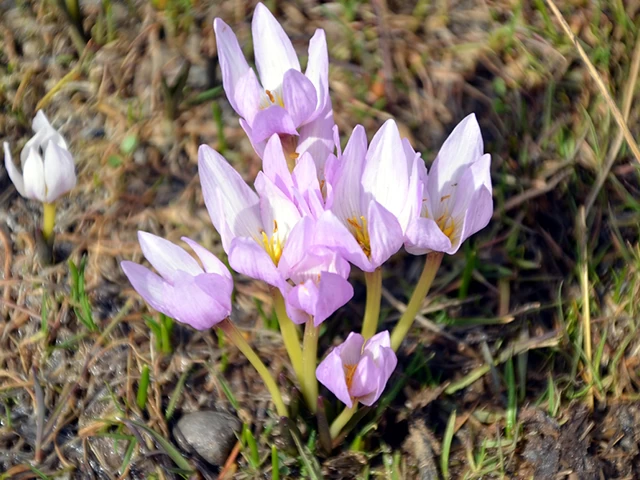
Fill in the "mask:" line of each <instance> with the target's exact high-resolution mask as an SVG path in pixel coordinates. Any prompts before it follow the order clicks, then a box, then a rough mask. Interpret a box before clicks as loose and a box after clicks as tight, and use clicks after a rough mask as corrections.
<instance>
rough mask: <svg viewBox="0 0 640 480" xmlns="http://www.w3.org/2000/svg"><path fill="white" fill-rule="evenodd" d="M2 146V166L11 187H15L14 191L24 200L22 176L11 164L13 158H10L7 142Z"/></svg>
mask: <svg viewBox="0 0 640 480" xmlns="http://www.w3.org/2000/svg"><path fill="white" fill-rule="evenodd" d="M3 146H4V166H5V168H6V169H7V173H8V174H9V178H10V179H11V181H12V182H13V185H14V186H15V187H16V190H17V191H18V193H19V194H20V195H22V196H23V197H25V198H26V197H27V192H26V190H25V188H24V180H23V178H22V174H21V173H20V171H19V170H18V168H17V167H16V166H15V164H14V163H13V158H12V157H11V150H10V148H9V144H8V143H7V142H4V143H3Z"/></svg>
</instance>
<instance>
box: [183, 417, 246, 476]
mask: <svg viewBox="0 0 640 480" xmlns="http://www.w3.org/2000/svg"><path fill="white" fill-rule="evenodd" d="M241 428H242V423H241V422H240V420H238V418H237V417H235V416H233V415H230V414H228V413H223V412H211V411H202V412H193V413H188V414H186V415H185V416H184V417H182V418H181V419H180V420H179V421H178V424H177V425H176V426H175V427H174V429H173V436H174V437H175V438H176V441H177V442H178V445H180V448H182V449H183V450H185V451H187V452H194V451H195V452H196V453H197V454H198V455H200V456H201V457H202V458H203V459H205V460H206V461H207V462H209V463H210V464H212V465H218V466H220V465H223V464H224V462H225V461H226V460H227V457H228V456H229V452H231V449H232V448H233V445H234V444H235V443H236V433H239V432H240V430H241Z"/></svg>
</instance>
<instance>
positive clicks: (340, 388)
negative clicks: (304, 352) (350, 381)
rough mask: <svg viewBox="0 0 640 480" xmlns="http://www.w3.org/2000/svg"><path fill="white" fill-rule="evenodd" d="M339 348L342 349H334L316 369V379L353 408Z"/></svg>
mask: <svg viewBox="0 0 640 480" xmlns="http://www.w3.org/2000/svg"><path fill="white" fill-rule="evenodd" d="M339 348H340V347H337V348H334V349H333V350H332V351H331V352H329V355H327V357H326V358H325V359H324V360H323V361H322V362H320V365H318V368H317V369H316V378H317V379H318V381H319V382H320V383H321V384H322V385H324V386H325V387H327V388H328V389H329V391H330V392H331V393H333V394H334V395H335V396H336V397H338V400H340V401H341V402H342V403H344V404H345V405H346V406H347V407H349V408H351V407H352V406H353V402H352V400H351V395H350V394H349V390H348V388H347V381H346V379H345V376H344V367H343V365H342V359H341V358H340V354H339Z"/></svg>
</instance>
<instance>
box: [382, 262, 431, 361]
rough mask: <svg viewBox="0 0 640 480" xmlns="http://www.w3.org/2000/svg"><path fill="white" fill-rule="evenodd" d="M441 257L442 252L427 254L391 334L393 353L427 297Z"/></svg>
mask: <svg viewBox="0 0 640 480" xmlns="http://www.w3.org/2000/svg"><path fill="white" fill-rule="evenodd" d="M443 256H444V254H443V253H442V252H431V253H429V254H427V260H426V261H425V264H424V268H423V269H422V273H421V274H420V279H419V280H418V283H417V284H416V288H415V289H414V290H413V294H412V295H411V299H410V300H409V304H408V305H407V309H406V310H405V311H404V313H403V314H402V317H400V320H398V324H397V325H396V328H394V329H393V332H391V348H393V350H394V351H396V350H398V348H399V347H400V344H401V343H402V340H404V337H405V336H406V335H407V333H408V332H409V329H410V328H411V325H413V321H414V320H415V318H416V315H417V314H418V310H420V306H421V305H422V301H423V300H424V297H426V296H427V293H429V289H430V288H431V284H432V283H433V279H434V278H436V273H438V268H440V263H442V257H443Z"/></svg>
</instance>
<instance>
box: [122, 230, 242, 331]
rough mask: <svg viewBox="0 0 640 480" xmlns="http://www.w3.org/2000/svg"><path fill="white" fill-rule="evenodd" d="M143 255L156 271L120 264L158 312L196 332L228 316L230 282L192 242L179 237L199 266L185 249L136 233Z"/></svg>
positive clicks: (219, 266) (217, 262)
mask: <svg viewBox="0 0 640 480" xmlns="http://www.w3.org/2000/svg"><path fill="white" fill-rule="evenodd" d="M138 240H139V242H140V247H142V253H143V254H144V256H145V258H146V259H147V260H148V261H149V263H150V264H151V265H153V267H154V268H155V269H156V270H157V271H158V273H159V274H160V275H158V274H156V273H153V272H152V271H151V270H149V269H148V268H146V267H143V266H142V265H138V264H137V263H134V262H129V261H124V262H122V263H121V264H120V265H121V267H122V270H124V273H125V275H126V276H127V278H129V281H130V282H131V285H133V288H135V289H136V291H137V292H138V293H139V294H140V295H141V296H142V298H144V299H145V300H146V302H147V303H148V304H149V305H151V306H152V307H153V308H154V309H155V310H157V311H159V312H160V313H164V314H165V315H167V316H169V317H171V318H174V319H176V320H177V321H179V322H181V323H185V324H187V325H191V326H192V327H193V328H196V329H198V330H206V329H208V328H211V327H213V326H214V325H216V324H217V323H219V322H221V321H222V320H224V319H225V318H227V317H228V316H229V314H230V313H231V293H232V291H233V279H232V278H231V274H230V273H229V270H227V267H225V266H224V264H223V263H222V262H221V261H220V260H218V258H217V257H216V256H215V255H214V254H212V253H211V252H209V251H208V250H207V249H205V248H204V247H202V246H200V245H198V244H197V243H196V242H194V241H193V240H191V239H189V238H186V237H182V240H183V241H185V242H186V243H187V244H188V245H189V246H190V247H191V248H192V249H193V251H194V252H195V253H196V255H197V256H198V258H199V260H200V262H201V264H199V263H198V262H197V261H196V260H195V259H194V258H193V257H192V256H191V255H189V254H188V253H187V252H186V251H185V250H184V249H182V248H181V247H178V246H177V245H175V244H173V243H171V242H170V241H168V240H165V239H163V238H160V237H157V236H155V235H152V234H150V233H147V232H138Z"/></svg>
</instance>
